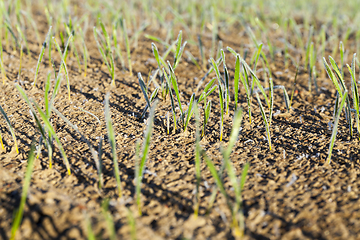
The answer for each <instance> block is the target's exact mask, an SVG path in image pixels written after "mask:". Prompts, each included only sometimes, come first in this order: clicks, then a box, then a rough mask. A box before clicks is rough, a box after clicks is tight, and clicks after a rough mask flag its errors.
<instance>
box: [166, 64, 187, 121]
mask: <svg viewBox="0 0 360 240" xmlns="http://www.w3.org/2000/svg"><path fill="white" fill-rule="evenodd" d="M168 67H169V71H170V72H169V75H170V80H171V85H172V87H173V88H174V91H175V95H176V99H177V102H178V106H179V109H180V119H181V121H182V122H183V125H184V111H183V109H182V105H181V100H180V93H179V87H178V84H177V80H176V76H175V73H174V69H173V68H172V67H171V65H170V63H169V62H168ZM169 91H171V88H170V86H169Z"/></svg>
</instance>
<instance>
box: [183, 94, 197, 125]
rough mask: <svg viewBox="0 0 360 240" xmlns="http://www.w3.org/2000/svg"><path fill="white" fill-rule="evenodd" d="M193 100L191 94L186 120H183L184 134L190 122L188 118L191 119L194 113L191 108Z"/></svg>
mask: <svg viewBox="0 0 360 240" xmlns="http://www.w3.org/2000/svg"><path fill="white" fill-rule="evenodd" d="M194 100H195V93H193V94H192V95H191V98H190V102H189V107H188V110H187V111H186V113H187V115H186V119H185V123H184V132H186V128H187V126H188V124H189V122H190V118H191V117H192V115H193V113H194V108H193V104H194Z"/></svg>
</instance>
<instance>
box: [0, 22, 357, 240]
mask: <svg viewBox="0 0 360 240" xmlns="http://www.w3.org/2000/svg"><path fill="white" fill-rule="evenodd" d="M41 32H42V37H44V36H45V33H46V32H47V27H46V26H44V28H43V29H41ZM145 33H146V34H151V35H156V36H159V37H161V38H163V39H165V37H166V32H164V31H162V30H156V29H152V28H148V29H146V30H145ZM233 33H236V34H229V33H221V32H220V35H219V38H220V39H221V40H222V41H223V45H224V46H225V47H226V46H230V47H232V48H233V49H235V50H236V51H238V52H242V49H244V48H249V45H248V43H249V42H250V40H249V39H248V38H247V37H246V36H245V33H244V32H243V31H233ZM90 39H91V40H89V42H87V47H88V48H89V51H90V56H91V61H90V63H89V65H88V73H87V75H86V76H84V74H83V73H79V70H78V67H77V63H76V60H75V58H74V57H73V56H70V57H69V61H68V62H67V66H68V69H69V76H70V84H71V89H70V90H71V100H69V99H68V96H67V88H66V84H65V82H66V80H65V78H64V79H63V81H62V86H61V90H60V93H59V95H58V96H57V98H56V102H55V108H56V109H57V110H59V111H60V112H61V113H62V114H63V115H65V116H66V117H67V118H68V119H69V120H70V121H71V122H72V123H73V124H75V125H76V126H77V127H78V128H79V130H80V131H81V132H82V133H83V134H84V135H85V136H86V137H87V138H88V139H89V141H90V142H91V144H92V145H93V146H94V148H95V149H97V146H98V144H99V141H100V138H104V139H105V140H104V142H103V155H102V159H103V177H104V188H103V189H102V190H101V191H99V190H98V187H97V170H96V165H95V163H94V160H93V158H92V155H91V154H90V151H89V148H88V146H87V145H86V143H85V142H84V141H83V140H82V139H81V136H80V135H78V134H77V133H76V132H75V131H74V130H73V129H72V128H71V127H70V126H69V125H67V124H66V123H65V122H64V121H62V120H61V119H60V118H59V117H58V116H57V115H55V114H53V116H52V124H53V126H54V127H55V128H56V131H57V134H58V136H59V138H60V139H61V142H62V144H63V146H64V148H65V152H66V154H67V156H68V158H69V161H70V164H71V171H72V174H71V175H70V176H69V175H67V172H66V168H65V165H64V164H63V160H62V157H61V154H60V151H59V150H58V148H56V147H55V151H54V154H53V161H54V164H53V168H52V169H50V168H49V162H48V160H49V158H48V154H47V151H46V149H42V152H41V154H40V157H39V158H38V159H36V160H35V169H34V172H33V174H32V179H31V186H30V189H29V194H28V197H27V200H26V206H25V211H24V217H23V221H22V224H21V226H20V229H19V231H18V233H17V239H87V236H88V225H87V221H89V222H90V223H91V226H92V229H93V231H94V233H95V234H96V236H97V238H98V239H108V238H110V235H109V231H108V225H107V222H106V221H105V218H104V214H103V213H102V208H101V204H102V203H103V202H104V199H109V200H110V201H109V212H110V213H111V216H112V218H113V221H114V223H115V230H116V234H117V238H118V239H129V238H130V230H131V229H130V226H129V222H128V210H127V209H128V208H129V209H130V210H131V211H132V212H133V213H134V215H135V221H136V236H137V238H138V239H183V238H187V239H233V235H232V231H231V228H230V220H231V218H230V212H229V210H228V208H227V205H226V201H225V199H224V197H223V196H222V195H221V194H220V193H218V195H217V197H216V201H215V203H214V206H213V208H212V209H211V211H210V213H209V214H206V209H207V207H208V202H209V199H210V196H211V193H212V189H213V188H212V186H214V184H215V183H214V179H213V177H212V176H211V174H210V171H209V169H208V168H207V166H206V164H205V162H202V164H201V177H202V181H201V188H200V190H201V202H200V212H199V217H198V218H197V219H196V220H195V219H194V216H193V208H194V203H195V198H194V189H195V186H196V178H195V163H194V146H195V143H194V141H195V138H194V135H195V121H194V119H191V121H190V124H189V125H190V126H189V129H188V130H187V132H186V133H184V132H183V131H182V130H180V129H178V130H177V132H176V133H171V134H170V135H168V134H167V130H166V114H167V112H169V111H171V103H170V101H169V99H165V100H164V99H161V97H160V98H159V104H158V107H157V109H156V114H155V120H154V121H155V124H154V129H153V135H152V139H151V147H150V151H149V158H148V162H147V164H146V173H145V175H144V178H143V184H142V197H141V200H142V204H143V207H142V211H143V215H142V216H137V215H136V214H135V212H136V210H137V206H136V203H135V201H134V196H135V185H134V175H135V160H136V158H135V146H136V141H137V140H139V139H140V140H141V141H142V139H143V135H144V130H145V128H146V124H145V122H146V119H147V117H148V115H146V118H145V120H139V116H140V115H141V113H142V111H143V109H144V107H145V105H146V103H145V99H144V97H143V95H142V92H141V89H140V87H139V83H138V79H137V73H138V72H141V74H142V75H143V78H144V79H148V75H149V72H150V71H151V70H152V71H153V70H155V69H156V67H157V64H156V61H155V59H154V57H153V54H152V50H151V40H149V39H147V38H145V37H144V34H141V36H140V38H139V41H138V46H137V48H136V49H135V48H134V47H132V54H131V56H132V63H133V74H132V76H131V75H130V74H129V72H128V71H127V70H123V69H120V68H116V71H115V74H116V81H115V84H116V87H115V88H114V87H111V79H110V76H109V73H108V70H107V68H106V65H104V64H103V63H102V61H101V58H100V54H99V53H98V50H97V47H96V44H95V42H94V41H93V38H90ZM184 39H186V36H184ZM236 39H241V41H237V40H236ZM203 41H204V45H205V46H211V35H204V36H203ZM157 45H159V44H157ZM30 47H31V50H32V52H33V54H32V55H31V56H28V55H26V54H25V55H24V59H23V63H22V70H21V76H20V78H19V77H18V70H19V69H18V68H19V64H20V60H19V53H18V51H13V50H12V49H6V48H5V51H4V64H5V68H6V71H7V72H6V73H7V76H8V78H9V79H8V80H7V81H6V82H5V84H4V85H2V84H0V102H1V105H2V107H3V108H4V110H5V112H6V113H7V115H8V116H9V118H10V121H11V123H12V125H13V127H14V128H15V132H16V136H17V139H18V144H19V148H20V153H19V154H16V152H15V148H14V142H13V140H12V138H11V135H10V133H9V132H8V130H7V125H6V123H5V121H3V120H1V121H0V131H1V134H2V137H3V140H4V146H5V150H1V152H0V239H8V238H9V237H10V229H11V224H12V217H13V213H14V211H15V209H16V208H17V207H18V204H19V202H20V197H21V192H22V184H23V179H24V176H25V170H26V166H27V155H28V152H29V150H30V144H31V142H32V140H35V141H38V140H39V137H40V134H39V132H38V130H37V128H36V125H35V122H34V121H33V118H32V117H31V115H30V113H29V107H28V105H27V104H26V103H25V101H24V100H23V99H22V98H21V96H20V95H19V93H18V91H17V89H16V88H15V87H14V84H15V83H18V84H20V85H21V86H22V87H23V88H24V89H25V90H26V93H27V94H28V96H30V97H31V98H32V99H34V100H35V101H36V102H38V103H39V104H40V106H44V85H45V84H44V82H45V80H46V77H47V73H48V72H50V71H52V67H51V66H49V64H48V59H47V58H46V57H45V58H44V60H43V62H42V64H41V66H40V72H39V77H38V80H37V85H36V87H33V86H32V82H33V79H34V75H35V66H36V62H37V56H38V54H39V51H40V46H39V44H36V40H35V39H34V40H33V41H32V42H31V41H30ZM159 49H160V51H161V52H162V51H163V48H160V47H159ZM186 49H187V50H188V51H190V52H191V53H192V54H193V55H194V56H195V57H197V58H200V56H199V51H198V48H197V47H196V46H195V45H190V44H189V45H188V46H187V47H186ZM249 50H250V52H251V53H252V52H253V51H254V49H253V48H249ZM54 52H55V51H54ZM124 54H125V52H124ZM170 55H171V54H170ZM249 55H251V54H249ZM56 57H57V59H56ZM56 57H55V63H56V64H57V66H58V65H59V62H60V58H59V57H58V56H56ZM250 57H251V56H248V58H247V60H250ZM169 59H170V60H171V61H173V59H172V56H171V57H170V58H169ZM283 59H284V58H283V57H282V56H281V52H279V53H278V54H277V55H276V56H275V59H274V60H271V62H270V67H271V70H272V72H273V75H274V78H273V80H274V85H284V86H285V87H286V89H287V90H288V92H289V94H291V90H292V88H293V82H294V77H295V72H296V68H295V67H294V66H292V64H288V65H289V66H288V68H286V67H285V65H284V62H283ZM226 60H227V65H228V68H229V70H230V76H231V79H233V75H234V66H235V58H234V57H233V56H232V54H231V53H229V52H226ZM261 67H262V66H261V64H260V65H259V66H258V75H259V77H260V80H261V82H263V81H264V79H263V78H262V76H261V75H262V72H261V69H262V68H261ZM205 73H206V72H205V71H203V70H202V69H198V68H197V67H196V66H195V65H194V64H193V63H192V62H191V61H190V60H189V59H187V57H186V55H184V57H183V59H182V60H181V61H180V63H179V66H178V68H177V69H176V71H175V74H176V77H177V79H178V84H179V89H180V92H181V101H182V103H183V105H184V107H185V109H186V105H187V103H188V102H189V99H190V97H191V94H192V93H193V92H195V89H196V87H197V86H198V83H199V81H200V79H201V78H202V77H203V76H204V75H205ZM51 77H52V78H53V75H51ZM213 77H215V75H214V73H212V74H210V76H208V77H207V78H206V79H205V83H207V82H209V81H210V80H211V79H212V78H213ZM346 78H347V80H349V76H347V75H346ZM145 81H146V80H145ZM318 84H319V89H318V92H316V91H315V88H313V89H312V92H311V93H310V92H309V91H308V73H307V71H306V70H304V69H302V68H300V70H299V75H298V80H297V84H296V91H295V95H294V99H293V104H292V109H291V111H290V112H289V113H287V111H286V108H285V103H284V100H283V95H282V92H281V91H280V90H277V92H276V93H275V103H274V113H275V114H274V117H273V121H272V125H271V135H272V143H273V150H272V151H269V148H268V142H267V140H266V132H265V127H264V124H263V121H262V117H261V114H260V111H259V107H258V104H257V101H256V98H255V99H253V102H252V111H253V113H252V123H251V124H250V123H249V116H248V114H247V112H246V111H245V116H244V119H243V123H242V129H241V132H240V134H239V140H238V141H237V143H236V145H235V147H234V149H233V152H232V154H231V161H232V162H233V164H234V166H235V167H236V170H237V174H238V176H240V175H241V172H242V168H243V166H244V164H246V163H249V164H250V169H249V173H248V176H247V179H246V183H245V187H244V190H243V192H242V197H243V209H244V215H245V225H246V228H245V237H244V238H245V239H279V238H282V239H356V238H357V236H359V235H360V221H359V219H360V200H359V191H360V182H359V181H357V177H358V176H359V174H360V172H359V140H358V139H356V136H357V132H356V131H355V137H354V138H353V139H350V137H349V131H348V128H347V125H346V121H345V116H343V115H342V117H341V120H340V124H339V132H338V135H337V140H336V144H335V147H334V151H333V157H332V162H331V165H330V167H325V166H324V163H325V160H326V157H327V154H328V148H329V142H330V137H331V130H330V129H329V122H330V123H331V122H333V106H334V102H335V97H336V95H335V90H334V89H333V85H332V83H331V81H330V80H329V79H327V77H326V76H325V75H324V74H322V75H320V77H319V78H318ZM203 87H204V85H202V88H203ZM230 87H231V89H233V84H231V86H230ZM202 88H201V89H202ZM153 89H154V88H153V85H150V91H152V90H153ZM108 92H109V93H110V110H111V117H112V122H113V125H114V130H115V133H116V145H117V157H118V161H119V170H120V177H121V181H122V188H123V194H124V196H123V197H122V198H119V197H118V195H117V191H116V181H115V177H114V174H113V162H112V155H111V148H110V144H109V141H108V138H107V136H106V135H107V133H106V124H105V121H104V99H105V95H106V94H107V93H108ZM198 96H199V93H198V94H197V97H198ZM210 98H211V99H213V106H212V112H211V115H210V122H209V125H208V126H207V129H206V134H205V137H204V138H203V139H202V140H201V145H202V147H203V148H204V149H206V153H207V154H208V156H210V158H211V159H212V160H213V161H214V163H215V165H216V166H217V167H220V165H221V162H222V155H221V152H220V147H221V146H222V145H223V146H226V145H227V142H228V138H229V135H230V132H231V127H232V118H233V114H234V111H233V110H234V104H233V101H232V102H231V104H230V112H229V115H228V116H226V117H225V123H224V139H223V142H220V141H219V126H220V124H219V121H220V107H219V101H218V95H217V92H215V93H213V94H212V95H211V97H210ZM232 98H233V96H232ZM239 98H240V100H239V101H240V105H241V106H242V108H243V109H244V110H246V109H247V104H246V98H245V90H244V88H243V86H241V94H240V95H239ZM81 109H84V110H86V111H88V112H90V113H92V114H94V115H95V116H97V117H98V118H99V119H100V124H99V123H98V121H97V120H96V119H95V118H94V117H93V116H92V115H90V114H87V113H85V112H84V111H82V110H81ZM330 125H331V124H330ZM170 126H171V128H172V126H173V125H172V122H171V124H170ZM171 130H172V129H171ZM225 179H228V178H227V177H226V178H225ZM227 181H228V180H227ZM227 187H228V189H227V190H228V192H230V193H231V192H232V190H231V189H230V185H229V184H228V185H227Z"/></svg>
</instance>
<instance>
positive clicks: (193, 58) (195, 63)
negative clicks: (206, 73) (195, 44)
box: [185, 50, 201, 70]
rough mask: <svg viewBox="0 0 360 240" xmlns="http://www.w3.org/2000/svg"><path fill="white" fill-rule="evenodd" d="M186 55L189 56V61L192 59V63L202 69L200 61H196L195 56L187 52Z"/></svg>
mask: <svg viewBox="0 0 360 240" xmlns="http://www.w3.org/2000/svg"><path fill="white" fill-rule="evenodd" d="M185 54H186V55H187V57H188V59H190V61H191V62H192V63H193V64H194V65H195V66H196V67H197V68H198V69H199V70H201V67H200V65H199V63H198V61H197V60H196V58H195V57H194V55H192V54H191V52H189V51H187V50H186V51H185Z"/></svg>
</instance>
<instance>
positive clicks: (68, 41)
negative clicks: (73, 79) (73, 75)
mask: <svg viewBox="0 0 360 240" xmlns="http://www.w3.org/2000/svg"><path fill="white" fill-rule="evenodd" d="M72 37H73V35H70V36H69V38H68V40H67V42H66V46H65V49H64V52H61V48H60V46H59V44H58V43H57V41H56V39H55V38H54V37H53V42H54V44H55V46H56V48H57V50H58V52H59V54H60V58H61V64H60V68H59V73H60V72H61V70H62V67H64V71H65V77H66V83H67V89H68V97H69V100H71V98H70V79H69V73H68V70H67V67H66V56H67V54H68V50H69V44H70V42H71V39H72Z"/></svg>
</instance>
